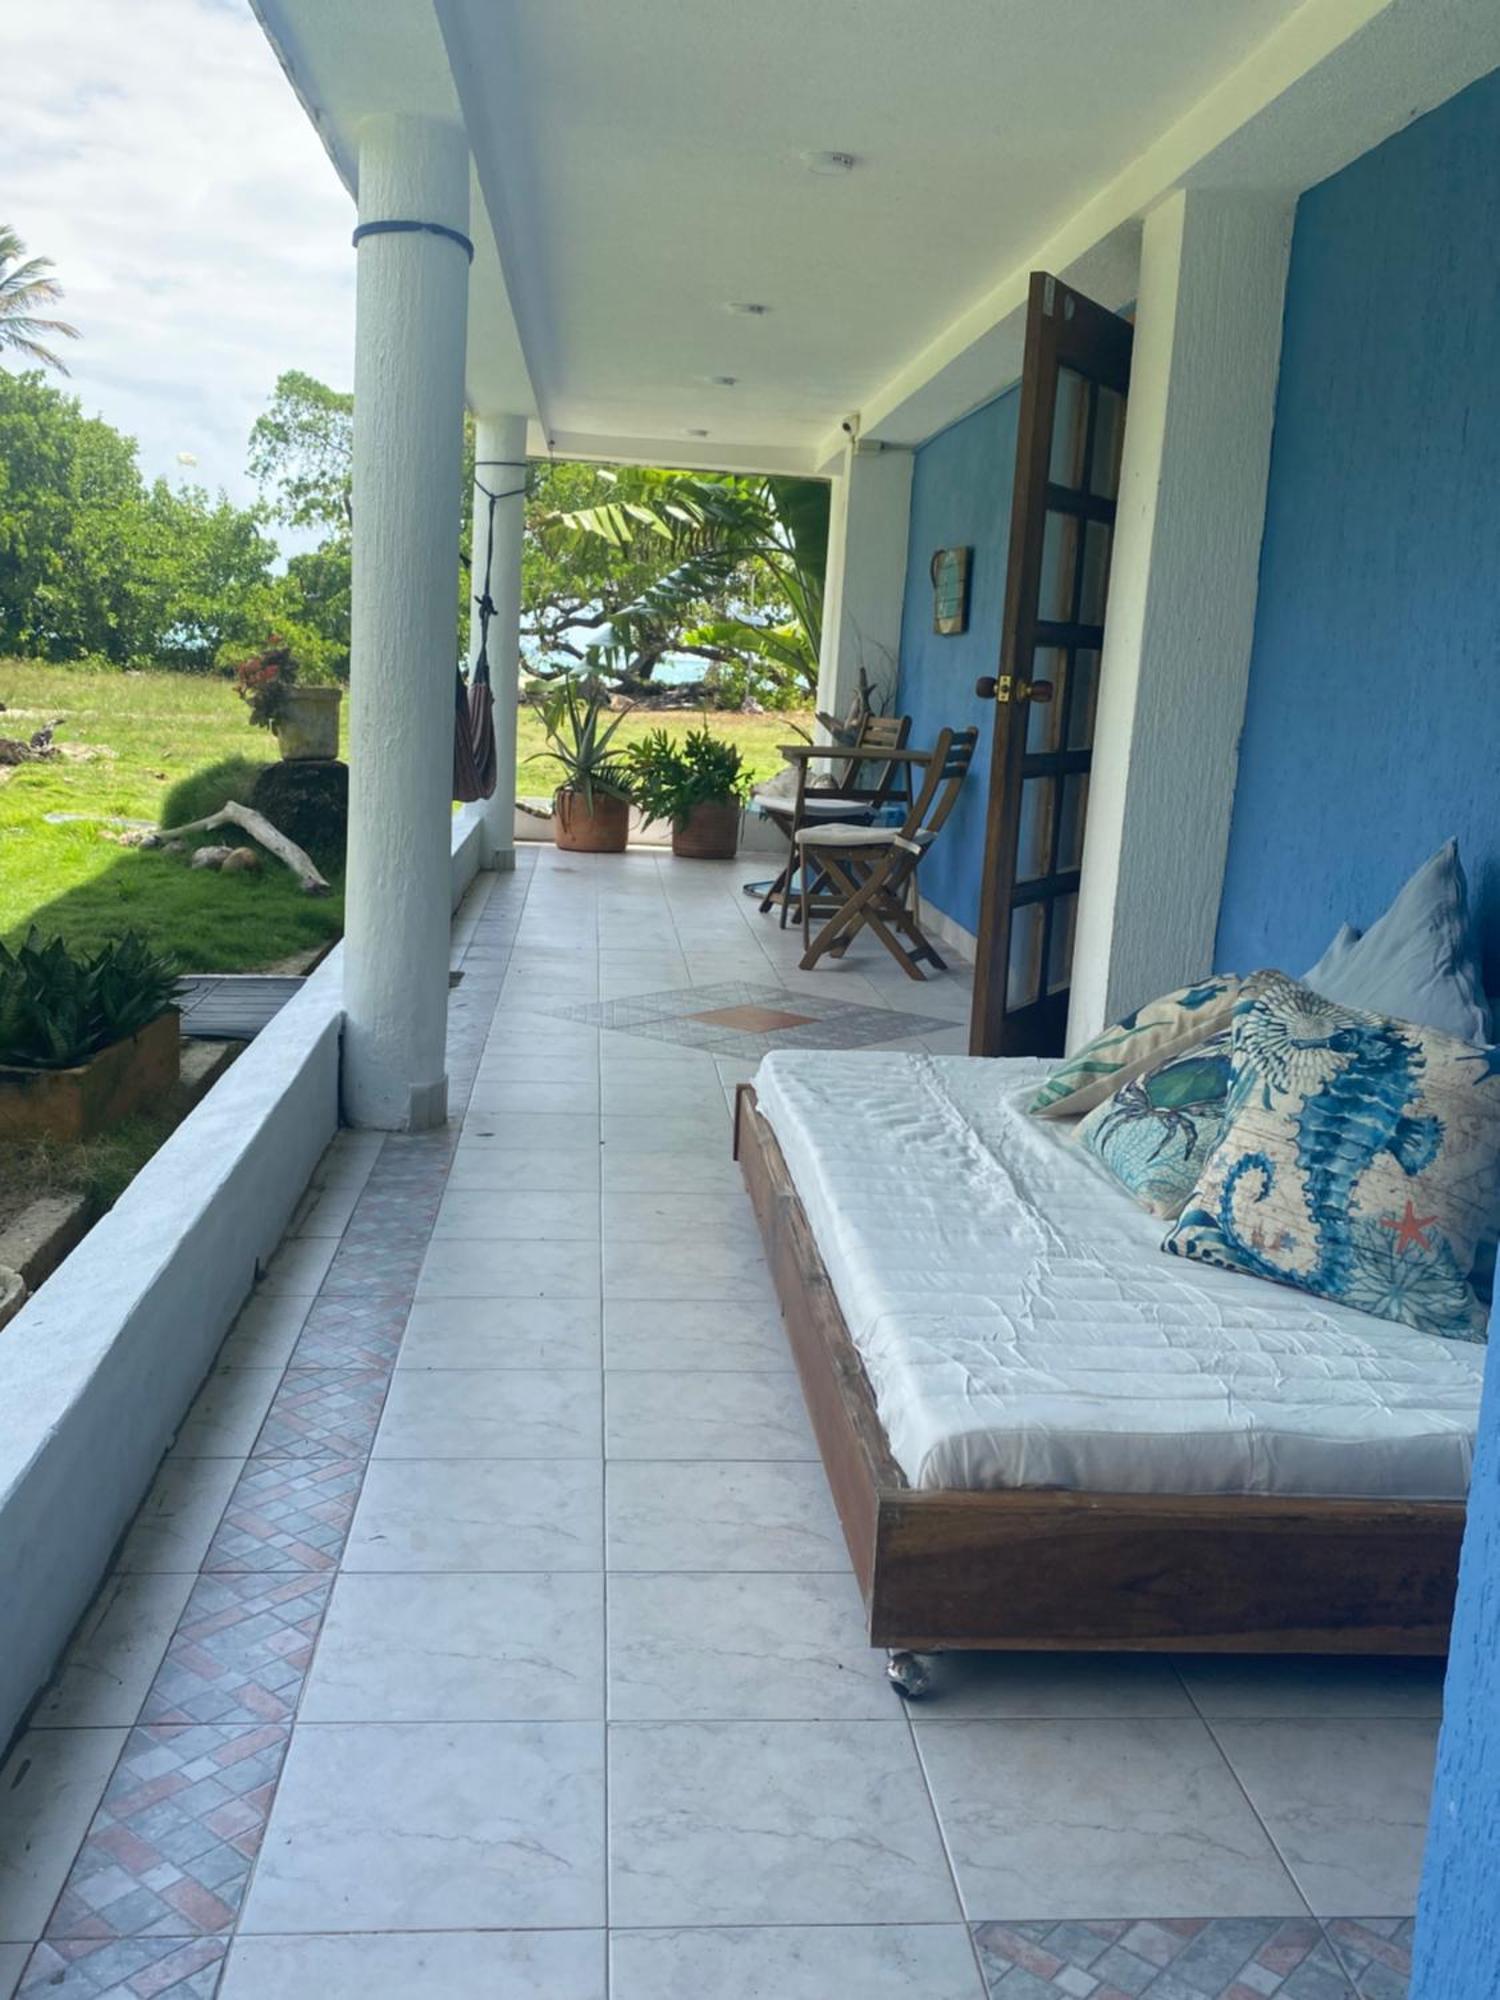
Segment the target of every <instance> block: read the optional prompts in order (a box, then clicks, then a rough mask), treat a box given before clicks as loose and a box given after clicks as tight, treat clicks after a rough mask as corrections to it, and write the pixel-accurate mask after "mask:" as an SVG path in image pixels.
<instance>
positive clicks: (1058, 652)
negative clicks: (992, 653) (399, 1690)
mask: <svg viewBox="0 0 1500 2000" xmlns="http://www.w3.org/2000/svg"><path fill="white" fill-rule="evenodd" d="M1067 661H1068V656H1067V654H1066V653H1065V652H1064V651H1063V649H1062V647H1061V646H1038V647H1036V648H1035V649H1034V651H1033V652H1032V655H1031V678H1032V679H1033V680H1034V681H1050V682H1051V683H1052V699H1051V701H1032V702H1028V703H1027V705H1026V748H1027V750H1028V751H1043V750H1057V749H1059V748H1061V742H1062V715H1063V700H1064V697H1065V696H1066V694H1067V681H1066V675H1067Z"/></svg>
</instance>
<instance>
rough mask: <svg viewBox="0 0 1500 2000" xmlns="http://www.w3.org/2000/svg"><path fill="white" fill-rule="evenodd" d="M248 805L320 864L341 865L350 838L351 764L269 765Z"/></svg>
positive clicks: (314, 760)
mask: <svg viewBox="0 0 1500 2000" xmlns="http://www.w3.org/2000/svg"><path fill="white" fill-rule="evenodd" d="M249 803H250V805H251V807H252V808H253V809H254V811H256V812H258V813H263V814H264V815H265V817H266V818H267V819H268V820H269V821H270V822H271V824H272V826H274V827H275V828H276V830H277V832H278V833H284V834H285V835H286V837H287V839H288V840H292V841H295V842H296V844H297V845H298V847H301V848H305V849H306V851H307V853H308V854H310V855H311V856H312V858H313V860H314V861H316V862H317V863H319V865H320V866H322V867H324V868H334V869H338V868H342V867H343V865H344V852H345V849H346V848H347V846H348V841H349V766H348V765H347V764H341V763H339V762H337V761H336V760H334V759H328V760H326V761H325V760H322V759H317V758H309V759H302V758H299V759H297V760H296V761H295V762H290V763H289V762H282V763H280V764H267V766H266V768H265V769H264V770H263V771H262V772H261V774H260V776H259V777H258V778H257V779H256V781H255V787H254V789H253V791H252V792H251V794H250V800H249Z"/></svg>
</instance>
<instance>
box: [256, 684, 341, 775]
mask: <svg viewBox="0 0 1500 2000" xmlns="http://www.w3.org/2000/svg"><path fill="white" fill-rule="evenodd" d="M343 698H344V690H343V689H342V688H336V687H291V688H288V689H287V691H286V694H285V697H284V704H285V705H284V706H283V708H282V711H281V713H280V715H278V716H277V718H276V720H275V722H274V723H273V724H272V725H271V727H272V730H273V733H274V734H275V737H276V742H277V746H278V748H279V749H280V751H281V754H282V756H283V758H284V759H285V760H286V762H287V763H289V764H301V763H310V762H313V761H314V760H319V761H327V760H330V759H332V758H336V757H337V756H338V754H339V703H340V702H341V701H342V700H343Z"/></svg>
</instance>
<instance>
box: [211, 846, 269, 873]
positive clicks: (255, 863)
mask: <svg viewBox="0 0 1500 2000" xmlns="http://www.w3.org/2000/svg"><path fill="white" fill-rule="evenodd" d="M219 873H220V874H221V875H258V874H259V873H260V856H259V855H258V854H257V853H256V851H255V849H254V848H253V847H235V848H231V849H230V851H229V853H228V854H226V855H225V857H224V865H223V867H222V868H221V869H220V870H219Z"/></svg>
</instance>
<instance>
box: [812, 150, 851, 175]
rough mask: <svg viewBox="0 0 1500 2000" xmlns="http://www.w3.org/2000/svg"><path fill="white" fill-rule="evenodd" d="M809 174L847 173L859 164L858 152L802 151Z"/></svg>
mask: <svg viewBox="0 0 1500 2000" xmlns="http://www.w3.org/2000/svg"><path fill="white" fill-rule="evenodd" d="M802 157H803V159H804V160H806V162H807V170H808V172H809V173H811V174H849V173H853V171H854V169H855V168H856V167H857V166H858V165H859V155H858V153H804V154H803V155H802Z"/></svg>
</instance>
